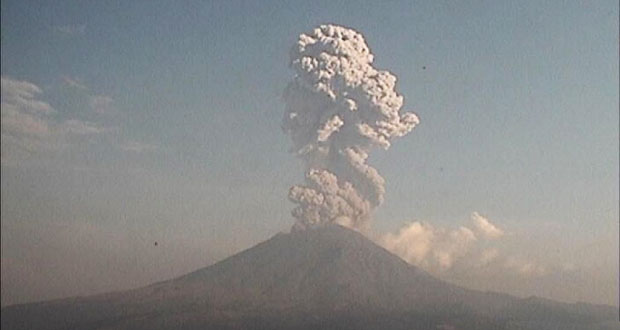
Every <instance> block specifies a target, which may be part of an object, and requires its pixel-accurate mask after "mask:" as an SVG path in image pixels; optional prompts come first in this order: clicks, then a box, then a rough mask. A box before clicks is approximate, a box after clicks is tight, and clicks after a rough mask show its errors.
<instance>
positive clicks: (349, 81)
mask: <svg viewBox="0 0 620 330" xmlns="http://www.w3.org/2000/svg"><path fill="white" fill-rule="evenodd" d="M372 62H373V55H372V54H371V52H370V49H369V48H368V45H366V42H365V41H364V37H363V36H362V35H361V34H360V33H359V32H357V31H355V30H352V29H348V28H345V27H341V26H336V25H321V26H320V27H318V28H316V29H314V30H313V31H312V32H310V33H307V34H301V35H300V36H299V40H298V42H297V44H296V45H294V46H293V48H292V49H291V52H290V67H291V68H292V69H293V70H295V77H294V78H293V80H292V81H291V82H290V83H289V84H288V86H287V87H286V89H285V91H284V102H285V104H286V108H285V113H284V119H283V124H282V126H283V129H284V131H285V132H286V133H287V134H288V135H289V136H290V137H291V139H292V141H293V147H292V151H293V152H294V153H295V154H296V155H297V156H298V157H300V158H301V159H302V160H303V162H304V164H305V171H306V180H305V184H301V185H295V186H293V187H292V188H291V189H290V191H289V199H290V200H291V201H292V202H294V203H296V204H297V207H296V208H295V209H294V210H293V212H292V214H293V216H294V217H295V218H296V219H297V222H296V223H295V225H294V226H293V229H294V230H298V229H304V228H308V227H313V226H317V225H323V224H327V223H338V224H341V225H345V226H347V227H351V228H354V229H358V230H363V229H366V228H367V227H368V226H369V221H370V216H371V212H372V210H373V209H374V208H376V207H377V206H379V205H380V204H381V203H382V202H383V195H384V193H385V188H384V183H385V181H384V179H383V178H382V177H381V176H380V175H379V172H377V170H376V169H375V168H373V167H372V166H370V165H368V164H367V163H366V160H367V158H368V153H369V152H370V151H371V149H373V148H374V147H381V148H383V149H388V148H389V146H390V141H391V140H392V139H393V138H394V137H398V136H403V135H405V134H407V133H409V132H410V131H411V130H412V129H413V128H414V127H415V126H416V125H417V124H418V123H419V120H418V117H417V116H416V115H415V114H414V113H411V112H406V113H402V112H400V110H401V107H402V105H403V97H402V96H401V95H399V94H398V93H397V92H396V91H395V86H396V77H395V76H394V75H393V74H391V73H390V72H388V71H382V70H378V69H376V68H374V67H373V65H372Z"/></svg>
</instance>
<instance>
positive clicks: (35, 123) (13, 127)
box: [1, 76, 104, 164]
mask: <svg viewBox="0 0 620 330" xmlns="http://www.w3.org/2000/svg"><path fill="white" fill-rule="evenodd" d="M1 81H2V95H1V108H2V109H1V121H2V124H1V127H2V133H1V134H2V153H1V157H2V163H3V164H5V163H7V162H8V161H9V160H15V157H20V156H27V155H32V154H37V153H41V152H46V151H48V152H49V151H53V150H58V149H59V148H60V147H62V146H65V145H67V144H70V143H71V142H72V141H74V140H73V139H75V138H76V137H77V136H81V137H83V136H87V135H94V134H99V133H102V132H103V131H104V129H103V128H101V127H100V126H98V125H96V124H95V123H92V122H89V121H84V120H80V119H77V118H66V119H63V118H61V117H60V116H59V115H58V111H56V110H55V109H54V108H53V107H52V106H51V105H50V104H49V103H48V102H47V101H46V100H45V99H44V95H43V91H42V90H41V88H39V87H38V86H37V85H35V84H33V83H31V82H27V81H20V80H16V79H13V78H9V77H6V76H2V78H1Z"/></svg>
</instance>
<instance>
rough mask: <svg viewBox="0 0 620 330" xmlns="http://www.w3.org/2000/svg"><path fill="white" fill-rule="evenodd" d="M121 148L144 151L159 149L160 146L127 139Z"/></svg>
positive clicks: (135, 151) (138, 151)
mask: <svg viewBox="0 0 620 330" xmlns="http://www.w3.org/2000/svg"><path fill="white" fill-rule="evenodd" d="M121 149H122V150H124V151H127V152H133V153H144V152H154V151H157V150H159V147H158V146H156V145H153V144H148V143H143V142H138V141H127V142H125V143H123V144H122V145H121Z"/></svg>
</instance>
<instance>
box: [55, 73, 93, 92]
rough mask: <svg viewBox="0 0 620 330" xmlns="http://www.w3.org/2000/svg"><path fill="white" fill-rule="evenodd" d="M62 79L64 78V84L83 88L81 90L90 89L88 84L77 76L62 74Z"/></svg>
mask: <svg viewBox="0 0 620 330" xmlns="http://www.w3.org/2000/svg"><path fill="white" fill-rule="evenodd" d="M61 79H62V82H63V84H65V86H68V87H71V88H76V89H81V90H88V87H86V85H85V84H84V83H82V82H81V81H80V80H79V79H77V78H73V77H69V76H62V77H61Z"/></svg>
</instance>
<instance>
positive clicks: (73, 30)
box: [53, 24, 86, 36]
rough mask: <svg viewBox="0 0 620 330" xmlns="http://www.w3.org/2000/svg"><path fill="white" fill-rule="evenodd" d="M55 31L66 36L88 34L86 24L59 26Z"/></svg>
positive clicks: (54, 28) (55, 27)
mask: <svg viewBox="0 0 620 330" xmlns="http://www.w3.org/2000/svg"><path fill="white" fill-rule="evenodd" d="M53 30H54V31H56V32H58V33H60V34H63V35H66V36H79V35H84V34H85V33H86V24H68V25H58V26H54V27H53Z"/></svg>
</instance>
